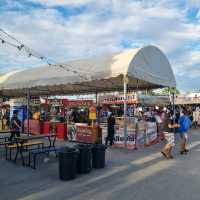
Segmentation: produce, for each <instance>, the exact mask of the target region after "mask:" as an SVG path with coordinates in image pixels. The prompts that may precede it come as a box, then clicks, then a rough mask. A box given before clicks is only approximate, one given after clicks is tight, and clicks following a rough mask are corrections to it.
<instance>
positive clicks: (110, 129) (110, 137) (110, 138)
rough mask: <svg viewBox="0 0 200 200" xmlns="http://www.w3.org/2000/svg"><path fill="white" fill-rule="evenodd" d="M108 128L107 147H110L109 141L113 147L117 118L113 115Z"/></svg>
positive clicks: (108, 121) (108, 120)
mask: <svg viewBox="0 0 200 200" xmlns="http://www.w3.org/2000/svg"><path fill="white" fill-rule="evenodd" d="M107 124H108V125H107V126H108V135H107V137H106V145H108V141H109V142H110V146H112V145H113V140H114V134H115V118H114V116H113V114H112V113H111V114H110V115H109V117H108V119H107Z"/></svg>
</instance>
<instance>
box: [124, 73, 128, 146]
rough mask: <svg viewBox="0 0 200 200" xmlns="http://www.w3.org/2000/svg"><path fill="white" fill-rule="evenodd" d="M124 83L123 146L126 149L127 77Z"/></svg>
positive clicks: (125, 76)
mask: <svg viewBox="0 0 200 200" xmlns="http://www.w3.org/2000/svg"><path fill="white" fill-rule="evenodd" d="M123 83H124V145H125V147H127V83H128V78H127V75H124V77H123Z"/></svg>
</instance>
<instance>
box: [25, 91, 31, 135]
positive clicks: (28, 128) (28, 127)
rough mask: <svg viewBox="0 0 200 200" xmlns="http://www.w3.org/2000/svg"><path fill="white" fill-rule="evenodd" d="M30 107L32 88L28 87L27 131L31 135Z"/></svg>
mask: <svg viewBox="0 0 200 200" xmlns="http://www.w3.org/2000/svg"><path fill="white" fill-rule="evenodd" d="M29 108H30V90H29V89H28V90H27V108H26V109H27V113H26V115H27V132H28V135H29V130H30V126H29V125H30V124H29Z"/></svg>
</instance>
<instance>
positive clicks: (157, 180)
mask: <svg viewBox="0 0 200 200" xmlns="http://www.w3.org/2000/svg"><path fill="white" fill-rule="evenodd" d="M189 138H190V139H189V148H190V152H189V153H188V155H180V154H179V144H178V143H179V138H178V137H177V142H176V144H177V145H176V147H175V148H174V151H173V154H174V156H175V159H173V160H166V159H165V158H163V157H162V155H161V154H160V150H161V148H162V146H163V145H164V144H163V143H159V144H156V145H153V146H150V147H147V148H143V149H139V150H126V149H119V148H109V149H108V150H107V153H106V167H105V168H104V169H100V170H92V171H91V172H90V173H89V174H85V175H78V176H77V178H76V179H74V180H72V181H67V182H65V181H61V180H59V176H58V162H57V159H56V158H55V157H54V156H53V155H52V156H51V159H50V160H49V161H48V162H44V158H43V157H41V158H40V159H39V164H38V168H37V169H36V170H33V169H31V168H28V167H23V166H22V165H21V162H20V160H18V162H17V164H14V163H13V162H10V161H6V160H5V159H4V157H3V148H1V157H0V200H13V199H16V200H44V199H48V200H55V199H56V200H62V199H63V200H107V199H108V200H160V199H162V200H175V199H176V200H188V199H189V200H199V199H200V130H199V129H196V130H192V131H191V133H190V136H189ZM63 144H64V145H67V143H62V145H63Z"/></svg>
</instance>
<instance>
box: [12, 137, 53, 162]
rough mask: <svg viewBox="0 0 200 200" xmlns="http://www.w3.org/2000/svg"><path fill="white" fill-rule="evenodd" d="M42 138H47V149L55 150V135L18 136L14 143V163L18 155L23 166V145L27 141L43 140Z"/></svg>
mask: <svg viewBox="0 0 200 200" xmlns="http://www.w3.org/2000/svg"><path fill="white" fill-rule="evenodd" d="M43 138H48V140H49V147H51V148H55V141H56V134H48V135H42V134H40V135H23V136H20V137H15V142H16V144H17V152H16V155H15V159H14V161H15V162H16V161H17V158H18V155H20V157H21V159H22V164H23V165H24V156H23V151H24V144H25V143H26V142H27V141H30V140H38V139H43ZM52 138H53V139H52Z"/></svg>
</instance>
